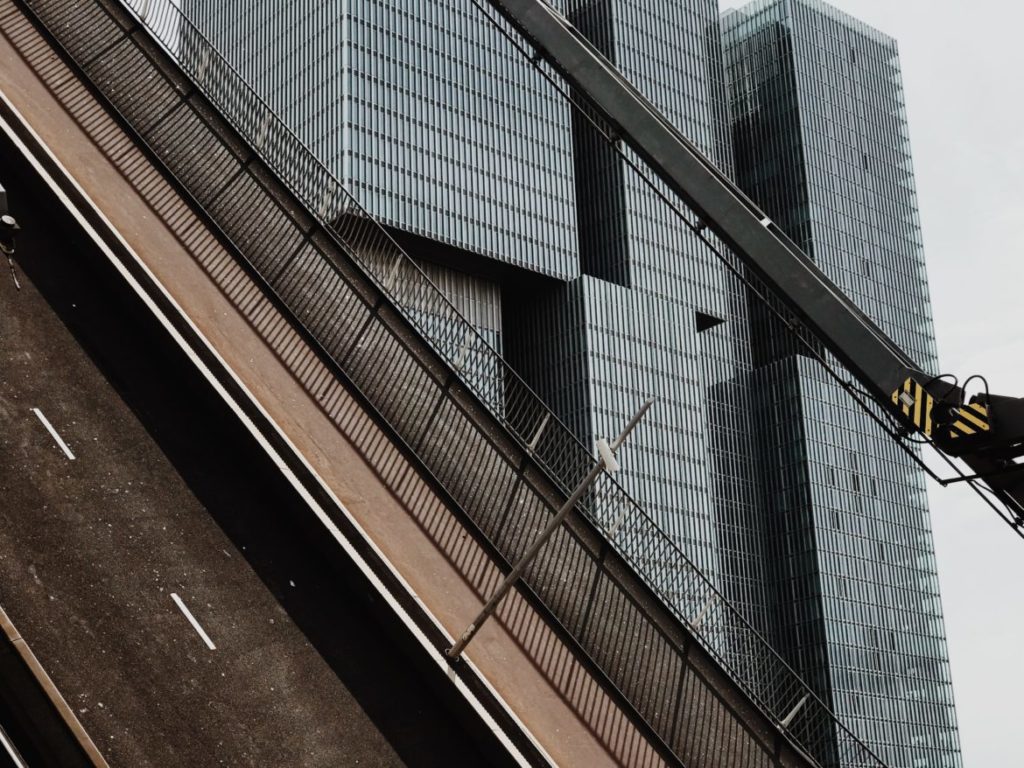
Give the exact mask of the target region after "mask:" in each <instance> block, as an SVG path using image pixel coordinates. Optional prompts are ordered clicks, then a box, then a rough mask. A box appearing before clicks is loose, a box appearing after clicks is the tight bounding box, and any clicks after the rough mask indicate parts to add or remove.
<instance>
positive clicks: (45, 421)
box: [32, 408, 75, 461]
mask: <svg viewBox="0 0 1024 768" xmlns="http://www.w3.org/2000/svg"><path fill="white" fill-rule="evenodd" d="M32 413H34V414H35V415H36V416H38V417H39V420H40V421H41V422H43V426H44V427H46V429H47V430H48V431H49V432H50V435H51V436H52V437H53V439H54V440H56V441H57V445H59V446H60V449H61V450H62V451H64V455H65V456H67V457H68V458H69V459H71V460H72V461H74V460H75V454H73V453H72V452H71V449H70V448H68V444H67V443H65V442H64V441H63V440H61V437H60V435H58V434H57V430H56V429H54V428H53V424H51V423H50V421H49V419H47V418H46V417H45V416H43V412H42V411H40V410H39V409H38V408H33V409H32Z"/></svg>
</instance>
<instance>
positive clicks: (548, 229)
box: [182, 0, 579, 350]
mask: <svg viewBox="0 0 1024 768" xmlns="http://www.w3.org/2000/svg"><path fill="white" fill-rule="evenodd" d="M183 10H184V12H185V15H186V17H187V18H189V19H191V20H192V21H193V22H194V24H195V26H196V28H197V29H198V31H199V32H200V33H201V34H203V35H205V36H206V37H207V38H208V39H209V40H210V41H211V42H212V43H213V44H214V45H215V47H216V48H217V49H218V50H219V51H220V52H221V54H222V55H223V56H224V57H225V58H226V59H227V61H228V62H229V63H230V64H231V65H232V66H234V67H235V68H236V69H237V70H238V71H239V73H240V74H241V75H242V77H243V78H244V79H245V80H246V81H247V82H248V83H249V84H250V85H252V86H253V87H254V89H255V90H256V92H257V93H258V94H260V96H262V97H263V99H264V100H265V101H266V102H267V104H268V106H269V107H270V109H271V110H273V111H274V112H275V113H276V114H278V115H279V116H280V117H281V118H282V119H283V120H284V122H285V123H286V124H287V125H288V126H289V127H290V128H291V129H292V130H293V131H294V132H295V133H296V134H297V135H298V137H299V138H300V139H301V140H302V141H303V142H304V143H305V144H306V145H307V146H308V147H309V148H310V149H311V150H312V151H313V153H314V154H315V155H316V156H317V157H318V158H319V159H320V160H321V161H322V162H323V163H324V164H325V165H326V166H327V167H328V168H329V169H330V170H331V171H332V172H333V173H334V174H335V176H336V177H337V178H338V179H339V180H340V181H341V182H342V184H343V185H344V186H345V187H346V188H347V189H349V190H350V191H351V192H352V193H353V195H354V196H355V198H356V199H357V200H358V201H359V202H360V204H362V205H363V206H364V207H365V208H366V209H367V210H368V211H369V212H370V213H372V214H374V215H375V216H376V217H377V218H378V219H379V220H381V221H382V222H383V223H384V224H386V225H387V226H389V227H390V228H392V229H393V231H394V233H395V234H396V235H397V236H399V237H400V238H401V240H402V243H403V245H404V246H405V247H406V249H407V250H408V251H409V252H410V254H411V255H413V256H414V257H415V258H416V259H417V260H418V261H420V262H421V264H422V265H423V266H424V267H425V269H426V270H427V272H428V274H429V275H430V276H431V278H432V279H434V281H435V282H437V283H438V284H439V285H440V286H441V287H442V288H443V289H445V291H446V293H447V294H448V296H449V297H450V298H451V299H452V300H453V301H454V303H455V304H456V306H458V307H459V309H460V310H462V312H463V314H464V315H466V317H467V318H468V319H470V320H471V321H472V322H474V324H475V325H476V326H477V327H478V328H479V329H480V330H481V331H483V332H484V334H485V336H486V337H487V338H488V340H489V341H490V342H491V343H492V344H493V345H494V346H495V347H496V348H498V349H499V350H500V349H501V335H500V331H501V300H500V299H501V291H500V287H499V284H498V279H499V278H504V277H506V276H507V275H508V274H509V272H510V271H511V268H515V267H518V268H521V269H525V270H530V271H533V272H536V273H538V274H540V275H546V276H551V277H553V278H556V279H561V280H566V279H571V278H573V277H575V276H576V275H578V274H579V267H578V260H577V244H576V237H577V234H576V210H575V204H574V187H573V167H572V138H571V133H570V129H569V125H570V120H569V109H568V106H567V105H566V104H565V103H564V101H563V100H562V99H561V97H560V96H558V94H557V93H556V92H554V91H553V90H552V89H551V87H550V86H549V85H548V84H547V83H546V82H545V81H544V80H543V78H542V77H541V76H540V74H538V73H537V72H536V71H535V70H534V69H533V67H532V66H531V65H530V63H529V62H528V61H526V60H525V59H523V57H522V56H521V55H520V54H519V53H518V52H517V51H515V50H514V49H513V48H512V47H511V46H510V45H509V44H508V42H507V41H506V40H505V39H504V38H503V37H502V35H501V34H500V33H499V31H498V30H496V29H495V28H493V27H492V26H491V25H490V24H489V23H488V22H487V21H486V20H485V19H484V18H483V16H482V15H481V13H480V11H479V10H477V9H476V8H475V7H474V6H473V4H472V3H470V2H467V1H466V0H432V1H431V2H429V3H410V2H407V0H348V2H345V3H334V2H329V0H292V1H290V2H276V0H258V1H257V2H251V1H250V0H245V2H242V0H184V3H183ZM190 34H193V33H192V32H191V31H190V30H188V29H185V30H183V31H182V39H183V46H182V47H183V55H186V56H187V55H189V51H188V43H189V35H190ZM316 194H319V192H317V193H316ZM332 202H336V201H331V200H325V201H324V205H326V206H328V207H330V205H332ZM370 256H372V254H370Z"/></svg>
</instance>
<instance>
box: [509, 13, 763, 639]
mask: <svg viewBox="0 0 1024 768" xmlns="http://www.w3.org/2000/svg"><path fill="white" fill-rule="evenodd" d="M561 10H562V11H563V12H564V13H565V14H566V15H567V17H568V18H569V19H570V20H571V21H572V22H573V23H574V24H575V25H576V26H577V27H578V28H579V29H580V30H581V31H582V32H583V34H585V35H586V36H587V37H588V38H589V39H590V40H592V41H593V42H594V43H595V44H596V45H598V46H599V47H600V49H601V50H602V52H603V53H604V54H605V55H606V56H607V57H608V58H609V59H611V60H612V61H613V62H614V63H615V64H616V65H617V66H618V67H619V68H620V69H621V70H622V71H623V73H624V74H625V76H626V77H627V78H629V79H630V80H631V81H632V82H633V83H634V84H636V85H637V87H638V88H639V89H640V90H641V91H642V92H644V94H645V95H647V96H648V97H649V98H650V99H651V100H652V101H653V102H654V103H655V104H656V105H657V106H658V107H659V108H660V109H661V110H662V111H663V112H664V113H665V114H666V115H667V116H668V117H669V119H670V120H671V121H672V123H673V124H674V125H675V126H677V127H678V128H680V129H681V130H682V131H683V132H684V133H685V134H686V135H687V136H688V137H690V138H691V139H692V140H694V141H695V142H696V143H697V144H698V145H699V146H700V147H701V148H702V150H703V151H704V152H705V153H706V154H707V155H708V156H709V157H710V158H712V159H713V160H714V161H715V162H716V163H717V164H718V165H719V166H720V167H722V168H724V169H731V167H732V152H731V144H730V136H729V126H728V111H727V100H726V89H725V85H724V75H723V67H722V48H721V45H722V42H721V30H720V26H719V24H720V18H719V10H718V4H717V2H716V0H690V1H689V2H680V0H567V1H566V2H563V3H561ZM574 144H575V150H576V154H575V169H576V189H577V206H578V216H579V230H580V266H581V272H582V274H581V275H580V276H579V277H578V278H576V279H574V280H570V281H568V282H567V283H565V284H563V285H559V286H556V287H553V288H551V289H550V290H547V291H537V290H531V291H530V292H529V294H528V295H521V296H517V297H516V298H515V299H514V300H511V299H509V298H506V303H505V307H504V309H505V317H506V327H507V328H508V329H509V333H508V338H509V347H508V348H507V350H508V355H509V357H510V360H511V361H512V363H513V365H514V366H515V367H516V368H517V369H518V370H519V371H520V372H522V373H523V375H524V376H525V377H526V379H527V380H528V381H529V382H530V383H531V384H532V385H533V386H534V387H535V388H536V389H537V390H538V391H539V392H540V394H541V395H542V396H543V397H544V398H545V399H546V400H547V401H548V402H549V403H550V404H551V405H552V407H554V408H555V410H556V412H558V413H559V415H560V416H561V417H562V418H563V419H564V420H565V421H566V422H567V423H568V424H570V425H571V426H572V428H573V429H574V430H575V431H576V433H577V434H578V435H579V436H580V437H581V439H582V440H583V441H584V442H585V443H587V444H593V441H594V440H596V439H597V438H599V437H613V436H614V435H616V434H617V433H618V430H619V429H620V428H621V427H622V425H623V424H625V423H626V421H627V420H628V419H629V418H630V416H631V415H632V414H633V413H634V412H635V411H636V409H637V408H638V407H639V405H640V404H641V403H642V402H643V401H644V400H645V399H646V398H647V397H649V396H653V397H655V398H656V403H655V405H654V407H653V408H652V409H651V411H650V413H649V414H648V416H647V418H646V419H645V421H644V422H643V423H641V425H640V426H639V427H638V429H637V431H636V433H635V434H634V436H633V437H632V438H631V439H630V442H629V446H628V448H627V451H628V460H625V461H624V462H623V470H622V472H621V474H620V476H619V479H620V481H621V482H622V484H623V485H624V486H625V488H626V489H627V490H628V491H629V492H630V493H631V494H632V495H634V497H635V498H637V499H638V500H639V501H640V502H641V504H642V505H643V506H644V507H645V509H646V510H647V511H648V512H649V513H650V514H651V515H652V516H653V517H654V519H655V520H657V521H658V523H659V525H660V526H661V527H662V528H663V529H664V530H665V531H666V532H667V533H668V534H669V535H670V536H672V537H673V538H674V539H675V540H676V542H678V544H679V545H680V546H681V547H682V549H683V551H684V552H686V553H687V554H688V555H689V556H690V557H691V558H692V559H693V560H694V562H696V563H697V564H698V565H699V566H700V567H701V569H702V570H703V571H704V572H705V573H706V574H707V575H708V576H709V577H710V578H711V579H712V580H713V581H714V582H715V583H716V584H718V585H719V586H720V588H722V589H723V590H724V591H725V593H726V594H727V595H728V596H729V597H730V598H731V599H732V600H733V601H734V602H736V603H737V604H739V605H740V606H741V608H742V610H743V611H744V613H745V614H747V615H748V617H749V618H750V619H751V620H752V621H753V622H754V623H755V624H756V625H758V626H762V627H763V626H764V619H765V617H764V612H763V611H764V600H763V573H762V571H761V567H762V558H761V542H762V537H761V536H760V528H759V526H760V525H761V521H760V517H759V514H758V498H757V497H758V488H757V484H756V472H755V469H754V447H753V437H752V435H751V432H750V430H749V426H748V423H747V420H748V416H749V413H750V409H751V404H750V389H749V375H750V370H751V356H750V340H749V336H748V333H749V330H748V329H749V323H748V318H747V305H746V296H745V294H744V291H743V288H742V285H741V284H740V282H739V281H738V280H737V279H736V278H735V277H733V276H732V275H731V274H729V273H728V272H727V270H726V269H725V268H724V267H723V266H722V265H721V264H720V263H719V262H718V261H717V260H716V258H715V256H714V255H713V254H712V253H711V252H710V251H709V250H708V249H707V247H706V246H705V245H704V244H702V243H701V242H700V241H699V240H698V239H697V238H696V236H694V235H693V234H692V233H691V232H690V230H689V229H687V227H686V226H685V225H684V224H683V222H682V221H680V219H679V218H678V217H677V215H676V214H675V213H674V212H673V211H672V210H671V209H670V208H669V207H668V206H666V205H665V203H664V202H663V201H662V200H661V199H659V197H658V195H657V194H656V193H655V192H654V191H652V189H651V188H649V187H648V186H647V185H646V184H645V183H644V181H643V179H642V178H641V177H640V176H639V175H637V173H636V172H635V171H633V170H632V169H630V168H629V167H627V164H626V161H625V160H624V159H623V157H622V156H621V155H619V154H618V153H617V152H616V150H615V148H613V147H612V146H610V145H609V143H608V142H607V140H606V139H605V138H604V137H602V136H600V135H599V134H598V133H597V132H596V131H595V130H594V129H593V128H592V126H590V124H589V123H588V122H587V121H586V120H585V119H583V118H582V117H581V116H580V115H578V114H576V115H575V116H574ZM620 146H621V145H620ZM624 151H625V152H627V153H629V150H628V149H626V150H624ZM627 156H629V155H627ZM632 157H633V158H634V159H635V155H633V156H632ZM656 565H657V564H653V563H652V566H656Z"/></svg>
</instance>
